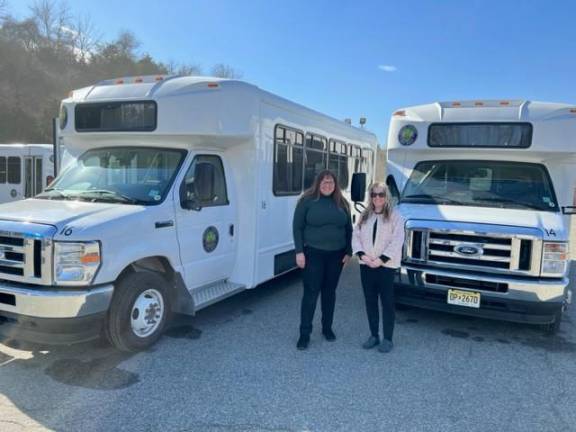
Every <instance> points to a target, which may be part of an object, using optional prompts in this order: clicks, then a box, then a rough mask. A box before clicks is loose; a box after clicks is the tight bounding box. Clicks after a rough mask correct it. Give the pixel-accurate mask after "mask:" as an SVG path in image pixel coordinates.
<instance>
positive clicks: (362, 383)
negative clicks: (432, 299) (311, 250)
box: [0, 263, 576, 432]
mask: <svg viewBox="0 0 576 432" xmlns="http://www.w3.org/2000/svg"><path fill="white" fill-rule="evenodd" d="M573 267H575V266H574V265H573ZM573 270H574V269H573ZM301 289H302V288H301V283H300V275H299V274H298V273H293V274H290V275H287V276H284V277H282V278H280V279H279V280H276V281H273V282H271V283H267V284H265V285H264V286H261V287H259V288H257V289H255V290H250V291H246V292H244V293H241V294H238V295H236V296H234V297H232V298H230V299H228V300H225V301H223V302H220V303H218V304H215V305H213V306H211V307H209V308H207V309H205V310H203V311H201V312H199V313H198V315H197V316H196V317H193V318H188V317H178V318H177V320H176V322H175V323H174V326H173V327H172V328H171V329H170V330H169V331H168V334H167V335H166V336H165V337H164V338H163V339H162V340H161V341H160V342H159V343H158V344H157V345H156V346H155V347H154V348H153V349H151V350H150V351H148V352H143V353H139V354H135V355H127V354H121V353H118V352H115V351H114V350H112V349H111V348H109V347H106V346H105V345H102V344H99V343H97V342H93V343H89V344H82V345H76V346H72V347H59V348H52V349H49V350H46V351H44V350H43V349H45V348H41V347H37V346H26V345H23V344H20V345H17V344H16V345H14V343H9V344H8V345H6V344H0V431H1V432H21V431H45V430H54V431H74V432H77V431H81V432H104V431H106V432H110V431H181V432H184V431H190V432H192V431H194V432H195V431H201V432H224V431H226V432H229V431H233V432H240V431H250V432H252V431H310V432H312V431H314V432H316V431H318V432H320V431H326V432H328V431H330V432H333V431H346V432H354V431H385V430H388V431H390V430H391V431H440V430H441V431H459V432H460V431H466V432H472V431H501V430H506V431H522V432H526V431H571V430H576V362H575V354H576V326H575V323H576V311H575V307H574V306H573V307H572V308H570V309H569V310H568V312H567V313H566V315H565V317H564V320H563V323H562V327H561V331H560V333H559V334H558V335H557V336H554V337H548V336H545V335H544V334H543V333H542V331H541V330H539V329H537V328H534V327H530V326H524V325H518V324H511V323H506V322H495V321H488V320H481V319H471V318H467V317H461V316H455V315H448V314H443V313H437V312H431V311H425V310H419V309H409V310H405V311H399V312H398V314H397V326H396V333H395V348H394V350H393V351H392V352H391V353H389V354H381V353H379V352H377V351H375V350H371V351H366V350H363V349H361V348H360V345H361V343H362V342H363V341H364V340H365V338H366V337H367V336H368V326H367V322H366V318H365V312H364V304H363V297H362V293H361V288H360V282H359V271H358V265H357V264H355V263H354V264H351V265H349V266H348V268H346V269H345V271H344V272H343V275H342V278H341V282H340V286H339V288H338V297H337V306H336V317H335V325H334V330H335V332H336V334H337V336H338V338H337V340H336V341H335V342H327V341H325V340H323V339H322V338H321V335H320V332H319V326H318V323H319V321H318V320H317V321H316V326H315V330H314V333H313V336H312V341H311V345H310V348H309V349H308V350H307V351H304V352H301V351H297V350H296V348H295V343H296V340H297V333H298V330H297V329H298V311H299V301H300V296H301ZM317 318H319V317H317Z"/></svg>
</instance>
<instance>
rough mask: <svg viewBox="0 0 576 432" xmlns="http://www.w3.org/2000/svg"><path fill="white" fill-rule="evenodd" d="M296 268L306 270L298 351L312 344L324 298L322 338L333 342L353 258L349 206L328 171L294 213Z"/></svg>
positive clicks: (323, 173)
mask: <svg viewBox="0 0 576 432" xmlns="http://www.w3.org/2000/svg"><path fill="white" fill-rule="evenodd" d="M293 232H294V244H295V246H296V264H297V265H298V267H300V268H301V269H303V282H304V293H303V295H302V305H301V311H300V338H299V339H298V343H297V345H296V346H297V348H298V349H300V350H304V349H306V348H308V344H309V343H310V333H311V332H312V320H313V319H314V311H315V310H316V303H317V301H318V296H319V295H321V309H322V334H323V335H324V337H325V338H326V340H328V341H334V340H335V339H336V335H335V334H334V331H333V330H332V321H333V319H334V306H335V303H336V286H337V285H338V280H339V278H340V273H341V272H342V267H343V265H344V264H346V263H347V262H348V260H349V259H350V257H351V255H352V245H351V241H352V220H351V217H350V205H349V204H348V201H347V200H346V198H344V196H343V195H342V191H341V190H340V186H339V185H338V179H337V178H336V176H335V175H334V174H333V173H332V172H331V171H328V170H324V171H322V172H320V173H319V174H318V175H317V176H316V178H315V179H314V183H313V184H312V186H311V187H310V188H309V189H308V190H306V191H305V192H304V194H303V195H302V197H301V198H300V200H299V201H298V205H297V206H296V211H295V212H294V223H293Z"/></svg>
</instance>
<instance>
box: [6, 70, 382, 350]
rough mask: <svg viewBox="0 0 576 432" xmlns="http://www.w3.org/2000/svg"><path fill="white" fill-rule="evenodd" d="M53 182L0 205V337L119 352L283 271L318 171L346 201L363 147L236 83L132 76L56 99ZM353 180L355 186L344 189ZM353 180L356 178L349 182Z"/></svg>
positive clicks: (346, 132) (314, 116)
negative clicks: (297, 212) (175, 319)
mask: <svg viewBox="0 0 576 432" xmlns="http://www.w3.org/2000/svg"><path fill="white" fill-rule="evenodd" d="M58 135H59V136H58V141H59V144H61V145H62V146H63V148H64V149H65V152H64V154H63V157H62V164H61V166H62V167H64V168H63V169H62V171H61V172H60V173H59V175H58V178H57V179H56V180H55V181H54V182H53V183H52V185H51V187H50V188H48V189H47V190H46V191H45V192H44V193H42V194H40V195H38V196H37V197H35V198H33V199H29V200H24V201H20V202H16V203H10V204H5V205H2V206H0V253H1V254H2V259H1V260H0V333H1V334H2V335H3V336H4V337H11V338H21V339H28V340H33V341H37V342H48V343H71V342H76V341H82V340H88V339H91V338H94V337H97V336H98V335H99V334H101V333H102V334H104V335H106V337H107V338H108V339H109V340H110V342H112V344H113V345H114V346H116V347H117V348H119V349H121V350H129V351H130V350H139V349H143V348H146V347H147V346H149V345H151V344H152V343H154V342H155V341H156V340H157V339H158V338H159V337H160V335H161V333H162V330H163V329H164V327H165V325H166V322H167V321H168V319H169V316H170V314H171V313H172V312H181V313H187V314H193V313H195V312H196V311H197V310H199V309H201V308H203V307H206V306H208V305H210V304H212V303H214V302H216V301H218V300H221V299H223V298H225V297H227V296H230V295H232V294H234V293H236V292H238V291H240V290H244V289H247V288H253V287H255V286H257V285H259V284H261V283H262V282H265V281H267V280H270V279H272V278H274V277H276V276H278V275H280V274H283V273H285V272H287V271H289V270H291V269H293V268H294V267H295V252H294V244H293V239H292V216H293V213H294V208H295V206H296V202H297V200H298V198H299V196H300V194H301V193H302V191H303V190H304V189H305V188H307V187H309V186H310V185H311V183H312V180H313V179H314V177H315V175H316V174H317V173H318V172H320V171H321V170H323V169H326V168H329V169H331V170H333V171H334V172H335V173H337V174H338V178H339V181H340V184H341V186H342V188H343V190H344V191H345V194H346V195H347V196H349V191H350V187H351V179H352V176H353V174H354V173H366V178H367V179H368V181H369V180H371V179H372V178H373V175H374V164H375V162H374V161H375V151H376V148H377V145H378V144H377V141H376V137H375V136H374V135H373V134H371V133H369V132H367V131H365V130H363V129H358V128H355V127H352V126H350V125H348V124H346V123H345V122H343V121H339V120H336V119H333V118H330V117H328V116H326V115H323V114H320V113H318V112H316V111H313V110H310V109H308V108H305V107H303V106H301V105H298V104H296V103H293V102H290V101H288V100H286V99H283V98H281V97H279V96H276V95H273V94H271V93H268V92H266V91H263V90H261V89H259V88H258V87H255V86H253V85H250V84H247V83H245V82H241V81H234V80H223V79H218V78H206V77H165V76H159V77H136V78H122V79H118V80H110V81H104V82H101V83H99V84H96V85H94V86H91V87H87V88H84V89H80V90H76V91H74V92H73V93H72V95H71V97H70V98H68V99H66V100H64V101H63V103H62V108H61V113H60V131H59V134H58ZM357 177H358V176H357ZM360 177H362V176H360Z"/></svg>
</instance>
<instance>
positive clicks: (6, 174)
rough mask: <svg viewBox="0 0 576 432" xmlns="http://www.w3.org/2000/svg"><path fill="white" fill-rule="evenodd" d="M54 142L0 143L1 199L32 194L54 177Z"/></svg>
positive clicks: (29, 196)
mask: <svg viewBox="0 0 576 432" xmlns="http://www.w3.org/2000/svg"><path fill="white" fill-rule="evenodd" d="M53 154H54V146H53V145H52V144H0V203H5V202H9V201H16V200H21V199H24V198H31V197H33V196H35V195H37V194H39V193H40V192H42V191H43V190H44V188H45V187H46V186H48V184H50V183H51V182H52V180H54V155H53Z"/></svg>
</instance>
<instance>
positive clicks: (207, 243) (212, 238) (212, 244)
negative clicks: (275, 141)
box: [202, 226, 219, 253]
mask: <svg viewBox="0 0 576 432" xmlns="http://www.w3.org/2000/svg"><path fill="white" fill-rule="evenodd" d="M218 239H219V236H218V230H217V229H216V227H213V226H209V227H208V228H206V230H205V231H204V234H203V235H202V246H204V250H205V251H206V252H208V253H210V252H212V251H213V250H214V249H216V246H218Z"/></svg>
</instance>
